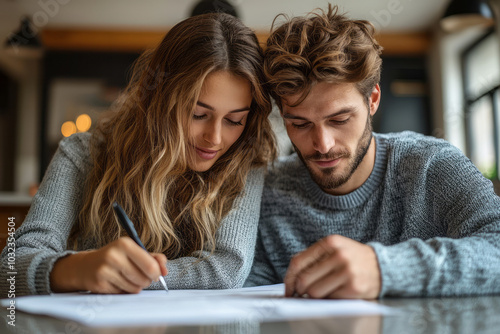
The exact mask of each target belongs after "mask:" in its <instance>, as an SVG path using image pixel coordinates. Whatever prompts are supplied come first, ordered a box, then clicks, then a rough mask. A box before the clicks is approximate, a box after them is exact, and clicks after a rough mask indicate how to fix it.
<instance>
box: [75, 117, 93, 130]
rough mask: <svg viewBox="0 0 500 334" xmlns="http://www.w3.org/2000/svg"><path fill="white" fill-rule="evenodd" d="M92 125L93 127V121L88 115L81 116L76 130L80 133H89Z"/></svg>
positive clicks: (78, 118) (77, 121) (77, 120)
mask: <svg viewBox="0 0 500 334" xmlns="http://www.w3.org/2000/svg"><path fill="white" fill-rule="evenodd" d="M91 125H92V119H91V118H90V116H89V115H87V114H81V115H80V116H78V117H77V119H76V128H77V129H78V131H80V132H85V131H89V129H90V126H91Z"/></svg>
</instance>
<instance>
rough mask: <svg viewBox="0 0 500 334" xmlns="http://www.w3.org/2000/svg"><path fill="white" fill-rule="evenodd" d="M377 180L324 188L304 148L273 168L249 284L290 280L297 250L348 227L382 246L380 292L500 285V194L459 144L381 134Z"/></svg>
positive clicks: (479, 290)
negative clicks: (338, 191) (347, 189)
mask: <svg viewBox="0 0 500 334" xmlns="http://www.w3.org/2000/svg"><path fill="white" fill-rule="evenodd" d="M375 139H376V158H375V166H374V169H373V171H372V173H371V175H370V176H369V178H368V179H367V181H366V182H365V183H364V184H363V185H362V186H361V187H360V188H358V189H356V190H355V191H353V192H351V193H349V194H347V195H344V196H332V195H329V194H327V193H325V192H323V191H322V190H321V189H320V188H319V187H318V185H317V184H316V183H315V182H314V181H313V180H312V179H311V177H310V175H309V172H308V171H307V169H306V168H305V166H304V165H303V163H302V162H301V161H300V160H299V159H298V157H297V155H292V156H290V157H287V158H282V159H280V160H279V162H277V163H276V164H275V167H274V168H271V169H270V173H269V174H268V176H266V180H265V185H264V191H263V194H262V204H261V220H260V223H259V232H258V239H257V250H256V258H255V262H254V266H253V268H252V272H251V274H250V277H249V279H248V281H247V282H246V283H245V285H247V286H251V285H261V284H272V283H278V282H282V281H283V278H284V275H285V273H286V270H287V268H288V264H289V262H290V259H291V258H292V256H293V255H294V254H296V253H298V252H300V251H302V250H304V249H306V248H307V247H309V246H311V245H312V244H313V243H315V242H316V241H318V240H319V239H321V238H323V237H325V236H327V235H330V234H340V235H343V236H346V237H349V238H352V239H354V240H357V241H359V242H362V243H366V244H368V245H370V246H371V247H373V248H374V250H375V252H376V255H377V258H378V262H379V266H380V271H381V275H382V289H381V294H380V296H381V297H383V296H439V295H442V296H456V295H472V294H487V293H500V198H499V197H498V196H497V195H496V194H495V193H494V190H493V187H492V184H491V182H490V181H489V180H487V179H485V178H484V177H483V176H482V175H481V173H480V172H479V171H478V170H477V169H476V168H475V167H474V165H473V164H472V163H471V162H470V161H469V159H467V158H466V157H465V156H464V155H463V154H462V153H461V152H460V151H459V150H458V149H457V148H455V147H453V146H451V145H450V144H449V143H447V142H445V141H444V140H438V139H435V138H430V137H424V136H421V135H418V134H415V133H411V132H404V133H401V134H387V135H381V134H375Z"/></svg>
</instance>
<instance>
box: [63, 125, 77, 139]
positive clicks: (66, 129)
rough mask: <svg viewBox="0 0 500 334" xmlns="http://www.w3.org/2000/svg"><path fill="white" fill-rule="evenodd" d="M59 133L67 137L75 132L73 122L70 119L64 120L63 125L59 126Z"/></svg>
mask: <svg viewBox="0 0 500 334" xmlns="http://www.w3.org/2000/svg"><path fill="white" fill-rule="evenodd" d="M61 133H62V135H63V136H64V137H69V136H71V135H72V134H73V133H76V125H75V123H73V122H71V121H68V122H64V123H63V125H62V126H61Z"/></svg>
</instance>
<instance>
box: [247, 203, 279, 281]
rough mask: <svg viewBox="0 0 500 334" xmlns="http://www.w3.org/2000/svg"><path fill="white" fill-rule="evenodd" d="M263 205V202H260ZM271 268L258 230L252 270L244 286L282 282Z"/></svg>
mask: <svg viewBox="0 0 500 334" xmlns="http://www.w3.org/2000/svg"><path fill="white" fill-rule="evenodd" d="M262 205H265V204H262ZM282 282H283V280H281V279H279V278H278V276H277V275H276V274H275V272H274V270H273V266H272V264H271V261H269V258H268V257H267V254H266V250H265V248H264V244H263V243H262V238H261V236H260V232H259V233H258V234H257V245H256V247H255V258H254V262H253V265H252V270H251V271H250V274H249V275H248V279H247V280H246V282H245V284H244V286H246V287H248V286H260V285H270V284H277V283H282Z"/></svg>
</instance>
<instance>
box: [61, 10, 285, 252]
mask: <svg viewBox="0 0 500 334" xmlns="http://www.w3.org/2000/svg"><path fill="white" fill-rule="evenodd" d="M262 61H263V53H262V49H261V48H260V46H259V42H258V40H257V37H256V36H255V34H254V33H253V31H252V30H251V29H249V28H248V27H246V26H244V25H243V24H242V23H241V21H240V20H238V19H236V18H234V17H232V16H230V15H227V14H204V15H199V16H195V17H192V18H189V19H186V20H184V21H182V22H180V23H179V24H177V25H176V26H174V27H173V28H172V29H171V30H170V31H169V32H168V33H167V35H166V36H165V37H164V39H163V41H162V42H161V43H160V44H159V45H158V46H157V47H156V49H154V50H152V51H149V52H145V53H144V54H142V55H141V56H140V57H139V59H138V60H137V61H136V63H135V64H134V68H133V74H132V78H131V80H130V83H129V85H128V86H127V88H126V90H125V91H124V93H123V94H122V96H121V98H120V99H118V100H117V101H116V102H115V104H114V106H113V107H112V108H111V109H110V110H109V111H108V112H107V113H106V114H105V116H104V117H103V118H102V119H101V120H100V121H99V124H98V125H97V127H96V129H95V131H94V133H93V135H92V139H91V155H92V161H93V166H92V170H91V173H90V175H89V177H88V180H87V183H86V185H85V187H86V188H85V198H84V204H83V207H82V209H81V211H80V215H79V218H78V221H77V223H76V224H75V226H74V227H73V229H72V231H71V234H70V238H69V241H68V242H69V247H70V248H74V249H81V248H82V245H84V244H87V243H88V244H94V245H97V247H102V246H104V245H106V244H107V243H109V242H111V241H113V240H116V239H117V238H119V237H120V236H123V235H126V234H125V232H124V231H123V230H122V229H121V227H120V226H119V224H118V222H117V220H116V219H115V216H114V214H113V210H112V203H113V202H114V201H117V202H118V203H120V204H121V206H122V207H123V208H124V209H125V211H126V212H127V213H128V215H129V216H130V218H131V220H132V221H133V222H134V224H135V228H136V229H137V232H138V234H139V237H140V239H141V240H142V241H143V243H144V245H145V247H146V248H147V249H148V251H150V252H161V253H164V254H165V255H166V256H167V257H168V258H169V259H175V258H178V257H182V256H189V255H192V253H193V252H195V251H197V250H202V249H205V250H211V251H213V250H214V247H215V234H216V231H217V229H218V227H219V225H220V222H221V219H222V218H223V217H224V216H225V215H226V214H227V213H228V212H229V210H230V209H231V207H232V204H233V201H234V200H235V198H236V196H237V195H238V194H240V192H242V191H243V189H244V185H245V180H246V177H247V174H248V172H249V171H250V169H251V168H252V167H257V166H263V165H265V164H267V163H268V162H269V161H271V160H272V159H274V158H275V156H276V147H275V139H274V135H273V132H272V130H271V126H270V123H269V121H268V115H269V113H270V112H271V101H270V97H269V95H268V93H267V92H266V90H265V89H264V88H265V87H264V86H265V85H264V75H263V70H262ZM216 71H228V72H230V73H232V74H234V75H236V76H239V77H242V78H244V79H246V80H248V81H249V82H250V84H251V88H252V96H253V100H252V104H251V106H250V107H251V110H250V112H249V114H248V120H247V123H246V126H245V129H244V131H243V133H242V135H241V136H240V138H239V139H238V140H237V141H236V142H235V143H234V144H233V145H232V146H231V147H230V149H229V150H228V151H227V152H226V153H225V154H224V155H223V156H222V157H220V158H219V159H218V160H217V161H216V163H215V164H214V165H213V166H212V167H211V168H210V169H209V170H208V171H206V172H195V171H192V170H190V169H189V167H188V164H187V161H188V157H187V154H188V151H187V146H188V142H189V140H188V139H189V138H188V134H189V123H190V120H191V119H192V114H193V111H194V108H195V105H196V102H197V100H198V97H199V95H200V91H201V88H202V85H203V82H204V80H205V78H206V77H207V75H209V74H210V73H213V72H216Z"/></svg>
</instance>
